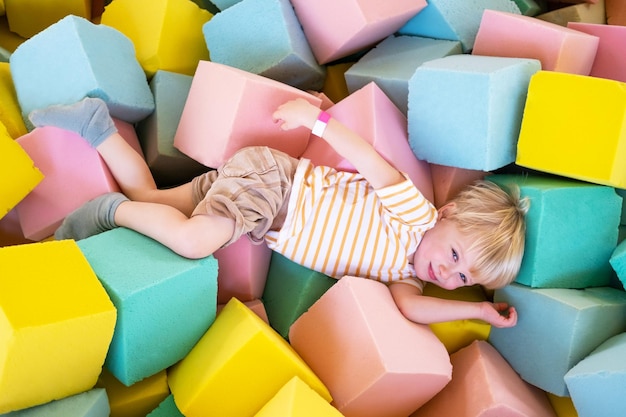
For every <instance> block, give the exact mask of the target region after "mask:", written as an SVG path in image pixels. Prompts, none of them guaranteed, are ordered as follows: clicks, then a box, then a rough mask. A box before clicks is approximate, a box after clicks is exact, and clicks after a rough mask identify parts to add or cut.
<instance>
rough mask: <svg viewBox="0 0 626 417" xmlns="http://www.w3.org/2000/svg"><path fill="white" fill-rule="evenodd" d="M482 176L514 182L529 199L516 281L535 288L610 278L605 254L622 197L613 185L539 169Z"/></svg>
mask: <svg viewBox="0 0 626 417" xmlns="http://www.w3.org/2000/svg"><path fill="white" fill-rule="evenodd" d="M487 179H488V180H491V181H494V182H496V183H497V184H499V185H501V186H502V187H503V188H506V187H507V184H511V185H514V186H515V185H517V186H518V187H519V188H520V192H521V196H522V197H528V198H529V199H530V208H529V210H528V213H527V215H526V245H525V251H524V258H523V260H522V265H521V268H520V271H519V274H518V275H517V278H516V281H517V282H518V283H520V284H524V285H529V286H531V287H536V288H550V287H557V288H586V287H591V286H593V287H600V286H606V285H608V284H609V282H610V279H611V273H612V271H611V266H610V264H609V260H610V258H611V254H612V253H613V251H614V249H615V246H616V245H617V239H618V226H619V224H620V218H621V213H622V198H621V197H620V196H618V195H617V194H616V193H615V190H614V189H613V188H611V187H607V186H604V185H597V184H591V183H586V182H582V181H574V180H571V179H567V178H559V177H549V176H539V175H504V174H500V175H492V176H489V177H487ZM572 202H575V204H572ZM581 236H584V239H581Z"/></svg>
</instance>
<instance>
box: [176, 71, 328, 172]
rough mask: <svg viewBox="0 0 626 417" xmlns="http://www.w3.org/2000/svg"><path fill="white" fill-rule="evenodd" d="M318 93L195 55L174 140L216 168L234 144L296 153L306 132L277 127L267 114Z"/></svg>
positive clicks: (312, 100)
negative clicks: (191, 74)
mask: <svg viewBox="0 0 626 417" xmlns="http://www.w3.org/2000/svg"><path fill="white" fill-rule="evenodd" d="M296 98H304V99H305V100H307V101H309V102H310V103H312V104H314V105H316V106H318V107H319V105H320V104H321V99H319V98H317V97H315V96H313V95H312V94H309V93H306V92H304V91H302V90H299V89H297V88H295V87H291V86H289V85H286V84H283V83H281V82H278V81H274V80H271V79H269V78H266V77H262V76H260V75H256V74H252V73H249V72H246V71H242V70H239V69H237V68H232V67H228V66H226V65H222V64H217V63H214V62H209V61H200V63H199V64H198V68H197V69H196V73H195V75H194V77H193V81H192V83H191V88H190V90H189V95H188V96H187V100H186V102H185V107H184V109H183V113H182V115H181V118H180V122H179V124H178V128H177V129H176V135H175V137H174V146H175V147H176V148H177V149H178V150H180V151H181V152H183V153H184V154H186V155H188V156H190V157H191V158H193V159H195V160H196V161H198V162H200V163H202V164H204V165H206V166H208V167H211V168H217V167H218V166H220V165H221V164H222V163H223V162H225V161H226V160H227V159H228V158H230V157H231V156H232V155H233V154H234V153H235V152H236V151H237V150H239V149H241V148H243V147H245V146H252V145H265V146H269V147H271V148H274V149H278V150H280V151H283V152H285V153H288V154H289V155H291V156H294V157H298V156H300V155H301V154H302V152H304V149H305V148H306V145H307V143H308V141H309V136H310V134H311V132H310V131H309V130H307V129H295V130H291V131H283V130H281V129H279V128H278V125H277V124H276V123H275V122H274V120H273V118H272V114H273V113H274V111H275V110H276V108H277V107H278V106H279V105H281V104H283V103H284V102H286V101H289V100H293V99H296Z"/></svg>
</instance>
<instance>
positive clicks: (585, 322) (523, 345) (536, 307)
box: [489, 284, 626, 396]
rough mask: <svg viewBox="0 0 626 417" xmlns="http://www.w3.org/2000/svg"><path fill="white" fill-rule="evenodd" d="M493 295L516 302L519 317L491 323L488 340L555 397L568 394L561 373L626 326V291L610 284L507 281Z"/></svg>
mask: <svg viewBox="0 0 626 417" xmlns="http://www.w3.org/2000/svg"><path fill="white" fill-rule="evenodd" d="M494 300H495V301H496V302H507V303H509V304H510V305H513V306H515V308H516V309H517V311H518V312H519V317H518V321H517V325H516V326H515V327H511V328H505V329H499V328H492V329H491V334H490V335H489V342H490V343H491V344H492V345H493V346H494V347H495V348H496V349H497V350H498V351H499V352H500V353H501V354H502V356H503V357H504V358H505V359H506V360H507V362H509V363H510V364H511V366H512V367H513V368H514V369H515V370H516V371H517V373H519V374H520V376H521V377H522V378H523V379H524V380H525V381H527V382H529V383H531V384H532V385H535V386H537V387H539V388H541V389H542V390H544V391H547V392H550V393H552V394H555V395H558V396H568V395H569V392H568V389H567V387H566V384H565V380H564V379H563V378H564V376H565V374H566V373H567V372H568V371H569V370H570V369H571V368H572V367H573V366H574V365H576V364H577V363H578V362H580V361H581V360H582V359H584V358H585V357H587V355H589V354H590V353H591V352H592V351H593V350H594V349H595V348H596V347H597V346H599V345H600V344H601V343H602V342H604V341H605V340H607V339H609V338H611V337H612V336H615V335H618V334H620V333H623V332H624V331H626V293H625V292H624V291H622V290H617V289H615V288H610V287H599V288H587V289H584V290H572V289H563V288H540V289H534V288H530V287H526V286H524V285H520V284H511V285H509V286H507V287H505V288H503V289H500V290H496V291H495V295H494ZM546 312H549V313H546ZM598 323H602V325H598Z"/></svg>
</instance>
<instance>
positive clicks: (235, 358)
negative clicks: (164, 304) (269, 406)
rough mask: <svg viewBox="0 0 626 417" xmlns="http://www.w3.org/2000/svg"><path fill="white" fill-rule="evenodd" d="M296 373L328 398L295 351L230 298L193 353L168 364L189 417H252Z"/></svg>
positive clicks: (178, 400)
mask: <svg viewBox="0 0 626 417" xmlns="http://www.w3.org/2000/svg"><path fill="white" fill-rule="evenodd" d="M294 376H298V377H299V378H300V379H302V380H303V381H304V382H306V383H307V384H308V385H309V386H310V387H311V388H312V389H313V390H315V392H317V393H318V394H319V395H321V396H322V398H324V399H325V400H326V401H327V402H330V401H331V399H332V398H331V396H330V393H329V392H328V390H327V388H326V387H325V386H324V384H323V383H322V381H320V379H319V378H318V377H317V376H316V375H315V374H314V373H313V371H312V370H311V368H310V367H309V366H308V365H307V364H306V363H305V362H304V361H303V360H302V358H301V357H300V356H298V354H297V353H296V351H295V350H294V349H293V348H292V347H291V346H290V345H289V344H288V343H287V342H286V341H285V340H284V339H283V338H282V337H281V336H280V335H279V334H278V333H276V332H275V331H274V330H273V329H272V328H271V327H270V326H269V325H268V324H267V323H266V322H264V321H263V320H262V319H261V318H260V317H259V316H257V315H256V314H255V313H254V312H253V311H252V310H250V309H249V308H248V307H246V306H245V305H244V304H243V303H242V302H241V301H239V300H237V299H236V298H233V299H231V300H230V301H229V302H228V303H227V304H226V306H225V307H224V308H223V309H222V311H221V312H220V314H219V315H218V316H217V318H216V319H215V322H214V323H213V324H212V325H211V327H210V328H209V330H208V331H207V332H206V333H205V335H204V336H203V337H202V338H201V339H200V341H199V342H198V343H197V344H196V346H195V347H194V348H193V349H192V350H191V352H190V353H189V354H188V355H187V356H186V357H185V358H184V359H183V360H182V361H180V362H179V363H178V364H177V365H174V367H172V368H170V372H169V373H168V382H169V386H170V390H171V392H172V394H173V395H174V401H175V402H176V406H177V407H178V409H179V410H180V411H181V413H183V414H184V415H185V416H187V417H204V416H238V417H246V416H249V417H252V416H253V415H254V414H255V413H256V412H258V411H259V410H260V409H261V407H263V406H264V405H265V404H266V403H267V402H268V401H269V400H270V399H271V398H272V397H273V396H274V395H275V394H276V392H278V390H279V389H280V388H281V387H282V386H283V385H285V384H286V383H287V382H288V381H289V380H290V379H291V378H293V377H294Z"/></svg>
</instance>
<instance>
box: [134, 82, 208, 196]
mask: <svg viewBox="0 0 626 417" xmlns="http://www.w3.org/2000/svg"><path fill="white" fill-rule="evenodd" d="M192 79H193V77H192V76H190V75H185V74H178V73H175V72H170V71H163V70H157V72H156V73H155V74H154V76H153V77H152V79H151V80H150V90H151V91H152V94H153V96H154V102H155V109H154V112H153V113H152V114H151V115H150V116H148V117H146V118H145V119H144V120H142V121H141V122H139V124H138V125H137V135H138V137H139V141H140V142H141V147H142V149H143V153H144V155H145V159H146V163H147V164H148V167H150V171H151V172H152V176H153V177H154V180H155V181H156V183H157V185H158V186H159V187H160V188H164V187H170V186H174V185H179V184H183V183H185V182H188V181H190V180H191V179H193V178H194V177H195V176H196V175H199V174H201V173H203V172H205V171H207V168H206V167H205V166H204V165H202V164H201V163H199V162H198V161H195V160H193V159H191V158H190V157H188V156H187V155H185V154H184V153H182V152H181V151H179V150H178V149H176V148H175V147H174V135H175V134H176V128H177V127H178V122H179V121H180V117H181V115H182V113H183V108H184V107H185V101H186V100H187V95H188V94H189V89H190V88H191V82H192Z"/></svg>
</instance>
